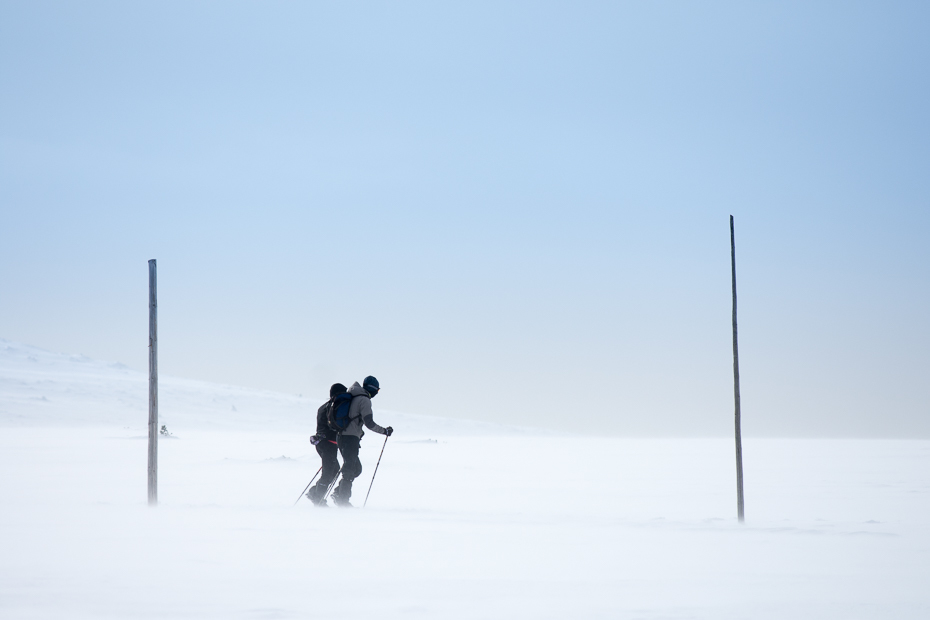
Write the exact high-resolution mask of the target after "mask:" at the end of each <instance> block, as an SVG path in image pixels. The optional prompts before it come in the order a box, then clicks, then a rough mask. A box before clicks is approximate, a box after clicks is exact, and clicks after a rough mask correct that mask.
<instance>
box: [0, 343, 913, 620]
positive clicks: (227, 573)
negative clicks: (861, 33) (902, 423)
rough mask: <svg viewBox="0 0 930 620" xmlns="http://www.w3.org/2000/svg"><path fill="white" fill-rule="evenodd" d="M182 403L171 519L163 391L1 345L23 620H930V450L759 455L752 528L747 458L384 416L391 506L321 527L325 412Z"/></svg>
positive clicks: (816, 446) (171, 470)
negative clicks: (149, 491)
mask: <svg viewBox="0 0 930 620" xmlns="http://www.w3.org/2000/svg"><path fill="white" fill-rule="evenodd" d="M161 388H162V389H161V394H162V399H161V409H162V411H163V412H164V415H163V416H162V421H163V422H164V423H165V424H166V425H167V426H168V428H169V430H171V431H172V433H174V437H172V438H170V439H167V440H162V441H161V442H160V444H159V466H160V469H159V480H160V483H159V498H160V505H159V506H158V507H157V508H154V509H152V508H149V507H147V506H146V504H145V499H146V489H145V475H146V441H145V422H146V409H145V398H146V383H145V377H144V374H143V373H138V372H134V371H131V370H128V369H126V368H121V367H119V366H117V365H113V364H108V363H105V362H97V361H94V360H88V359H86V358H82V357H80V356H66V355H59V354H53V353H48V352H45V351H40V350H38V349H34V348H32V347H27V346H24V345H19V344H15V343H11V342H7V341H0V471H2V476H0V549H2V552H0V618H28V619H33V618H146V619H148V618H243V619H253V618H255V619H260V618H334V619H336V618H338V619H344V618H345V619H352V618H675V619H678V618H708V619H710V618H715V619H716V618H753V619H754V618H819V619H822V618H895V619H899V618H922V619H923V618H928V617H930V593H928V592H930V588H928V587H927V584H928V582H930V581H928V577H930V522H928V514H930V442H928V441H918V440H914V441H905V440H899V441H894V440H821V439H816V440H813V439H754V438H748V439H746V441H745V446H744V452H745V459H746V466H745V469H746V484H747V488H746V491H747V493H746V495H747V499H746V502H747V517H748V518H747V522H746V523H745V524H744V525H740V524H738V523H737V522H736V520H735V518H734V512H735V505H734V504H735V500H734V495H735V493H734V488H733V487H734V482H733V478H734V475H733V446H732V442H731V441H730V440H728V439H630V438H622V439H621V438H594V437H591V438H586V437H569V438H564V437H555V436H551V435H548V436H547V435H545V434H535V433H532V432H530V431H526V430H521V429H513V428H503V427H502V428H495V427H493V426H492V425H487V424H478V423H472V422H467V421H460V420H434V419H430V418H424V417H422V416H406V415H403V414H400V413H396V412H384V411H380V410H379V409H378V407H377V401H375V403H374V405H375V418H376V419H377V420H378V421H379V422H380V423H382V424H392V425H394V426H395V428H397V429H398V430H397V433H396V435H395V436H394V437H392V438H391V439H390V440H389V441H388V443H387V445H386V448H385V451H384V459H383V461H382V463H381V468H380V470H379V472H378V477H377V480H376V482H375V485H374V488H373V490H372V492H371V499H370V501H369V504H368V507H367V508H365V509H364V510H362V509H359V508H356V509H354V510H338V509H335V508H330V509H327V510H322V509H315V508H314V507H312V506H311V505H310V503H309V502H307V501H306V500H301V501H300V502H299V503H298V504H297V506H296V507H295V506H293V503H294V501H295V500H296V499H297V498H298V495H299V493H300V491H301V490H302V489H303V488H304V487H305V486H306V484H307V482H308V481H309V480H310V477H311V476H312V475H313V473H314V472H315V471H316V469H317V467H318V466H319V459H318V458H317V457H316V454H315V452H314V451H313V449H312V447H311V446H310V444H309V442H308V441H307V437H308V436H309V435H310V434H311V433H312V432H313V428H312V426H313V423H312V422H313V412H314V411H315V409H316V406H317V405H318V403H319V401H318V400H313V399H309V398H299V397H297V396H288V395H282V394H274V393H270V392H261V391H255V390H246V389H242V388H235V387H228V386H217V385H211V384H207V383H201V382H194V381H185V380H179V379H170V378H166V377H165V378H162V384H161ZM233 407H235V411H234V410H233ZM381 446H382V438H381V437H380V436H378V435H372V434H369V435H368V436H367V437H366V438H365V439H364V441H363V443H362V459H363V463H364V466H365V472H364V473H363V474H362V477H361V478H359V480H358V482H357V483H356V493H355V498H354V503H356V504H357V505H361V503H362V502H363V501H364V495H365V491H366V490H367V487H368V483H369V482H370V480H371V473H372V471H373V470H374V463H375V461H376V460H377V457H378V452H379V451H380V449H381Z"/></svg>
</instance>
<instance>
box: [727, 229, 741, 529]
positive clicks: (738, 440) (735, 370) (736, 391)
mask: <svg viewBox="0 0 930 620" xmlns="http://www.w3.org/2000/svg"><path fill="white" fill-rule="evenodd" d="M730 267H731V271H732V274H733V399H734V402H735V405H736V412H735V419H734V422H735V425H736V512H737V515H738V516H739V521H740V523H742V522H743V439H742V436H741V433H740V411H739V347H738V346H737V338H736V235H735V233H734V231H733V216H732V215H731V216H730Z"/></svg>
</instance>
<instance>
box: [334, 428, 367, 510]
mask: <svg viewBox="0 0 930 620" xmlns="http://www.w3.org/2000/svg"><path fill="white" fill-rule="evenodd" d="M338 442H339V452H341V453H342V480H341V481H340V482H339V486H338V487H336V490H335V491H333V499H334V500H335V501H337V502H348V501H349V498H350V497H352V483H353V482H354V481H355V479H356V478H358V477H359V476H361V475H362V462H361V461H360V460H358V448H359V444H360V442H361V439H360V438H359V437H355V436H353V435H339V439H338Z"/></svg>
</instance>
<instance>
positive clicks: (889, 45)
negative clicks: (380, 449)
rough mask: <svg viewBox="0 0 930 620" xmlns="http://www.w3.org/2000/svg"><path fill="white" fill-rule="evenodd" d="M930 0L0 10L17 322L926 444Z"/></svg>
mask: <svg viewBox="0 0 930 620" xmlns="http://www.w3.org/2000/svg"><path fill="white" fill-rule="evenodd" d="M928 35H930V8H928V7H927V6H926V5H925V4H923V3H890V4H889V3H877V2H875V3H856V2H842V3H815V4H814V3H803V2H798V3H777V4H776V3H770V4H765V3H753V4H745V3H735V2H734V3H700V4H699V3H687V4H686V3H619V2H607V3H594V2H588V3H567V2H566V3H539V2H533V3H468V4H467V6H447V5H446V4H445V3H353V4H351V5H347V4H345V3H338V4H337V3H325V4H324V3H292V2H287V3H273V2H263V3H230V2H222V3H208V2H198V3H171V2H168V3H129V4H127V3H117V2H113V3H93V2H88V3H81V4H76V3H44V2H30V3H11V2H3V3H0V87H2V91H3V93H4V96H3V97H2V98H0V226H2V230H0V234H2V239H3V243H2V244H0V336H2V337H5V338H9V339H13V340H18V341H22V342H25V343H29V344H34V345H37V346H42V347H45V348H49V349H53V350H58V351H64V352H80V353H83V354H86V355H90V356H93V357H98V358H103V359H114V360H119V361H122V362H124V363H126V364H129V365H131V366H133V367H135V368H139V369H144V368H145V367H146V348H145V345H146V336H147V307H146V303H147V291H146V287H147V267H146V261H147V260H148V259H149V258H156V259H158V262H159V294H160V298H159V301H160V313H161V314H160V319H161V323H160V329H161V331H160V340H161V350H160V353H161V371H162V372H164V373H167V374H172V375H176V376H184V377H191V378H198V379H206V380H211V381H218V382H223V383H231V384H240V385H248V386H254V387H260V388H268V389H274V390H280V391H285V392H292V393H302V394H304V395H316V396H322V395H323V393H324V392H325V390H326V387H327V386H328V385H329V383H332V382H334V381H343V382H345V381H352V380H355V379H361V378H362V377H364V376H365V375H367V374H375V375H377V376H378V377H379V378H380V379H381V380H382V384H383V385H384V386H385V389H384V391H383V392H382V394H381V395H380V396H379V399H378V401H376V403H375V404H376V405H380V406H382V407H389V408H395V409H399V410H406V411H410V412H414V413H427V414H435V415H455V416H465V417H474V418H480V419H500V420H503V421H507V422H513V423H518V424H542V425H547V426H552V427H556V428H568V429H579V428H581V429H584V430H591V431H603V432H608V433H631V434H683V435H691V434H724V433H727V432H729V430H730V428H731V424H732V385H731V382H732V374H731V372H732V370H731V365H730V364H731V361H730V354H731V352H730V346H731V344H730V323H729V321H730V315H729V310H730V297H729V292H730V290H729V286H730V281H729V229H728V216H729V215H730V214H733V215H734V216H735V218H736V227H737V246H738V247H737V251H738V271H739V277H740V282H739V286H740V333H741V343H740V344H741V361H742V366H741V370H742V379H743V399H744V400H743V404H744V418H745V423H744V424H745V426H744V428H745V430H746V432H747V433H748V434H760V435H798V434H801V435H804V434H813V435H864V436H870V435H882V436H913V435H921V436H930V381H927V380H926V377H927V376H928V375H930V327H928V326H930V310H928V308H930V277H928V276H930V250H928V247H930V243H928V233H930V174H928V171H930V121H928V116H930V115H928V114H927V110H928V109H930V43H928V41H930V36H928Z"/></svg>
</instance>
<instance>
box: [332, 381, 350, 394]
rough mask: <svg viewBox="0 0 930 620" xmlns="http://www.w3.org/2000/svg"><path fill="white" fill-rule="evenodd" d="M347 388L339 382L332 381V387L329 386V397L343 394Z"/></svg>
mask: <svg viewBox="0 0 930 620" xmlns="http://www.w3.org/2000/svg"><path fill="white" fill-rule="evenodd" d="M348 391H349V390H348V388H347V387H346V386H344V385H342V384H341V383H334V384H333V385H332V387H330V388H329V397H330V398H332V397H333V396H338V395H339V394H345V393H346V392H348Z"/></svg>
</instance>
